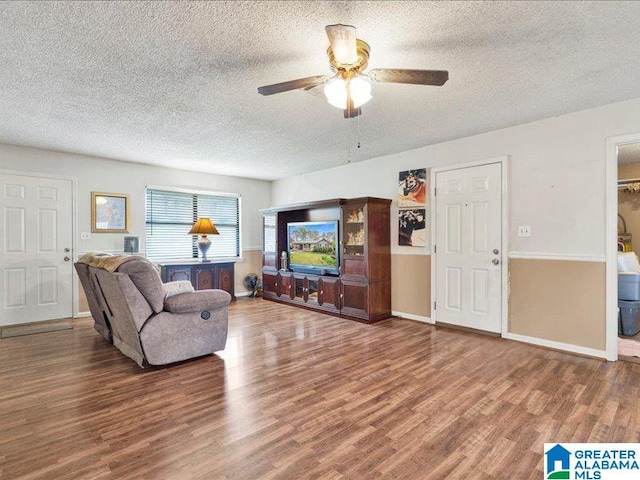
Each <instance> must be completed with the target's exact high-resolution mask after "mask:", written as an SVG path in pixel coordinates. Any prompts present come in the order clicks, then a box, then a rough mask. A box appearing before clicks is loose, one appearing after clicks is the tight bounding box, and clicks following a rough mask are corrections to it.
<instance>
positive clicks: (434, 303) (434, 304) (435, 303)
mask: <svg viewBox="0 0 640 480" xmlns="http://www.w3.org/2000/svg"><path fill="white" fill-rule="evenodd" d="M436 305H437V302H433V309H434V310H437V308H436Z"/></svg>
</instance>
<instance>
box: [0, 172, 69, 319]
mask: <svg viewBox="0 0 640 480" xmlns="http://www.w3.org/2000/svg"><path fill="white" fill-rule="evenodd" d="M72 206H73V186H72V181H71V180H64V179H54V178H45V177H35V176H28V175H13V174H2V173H0V225H1V226H2V234H0V326H4V325H14V324H19V323H30V322H38V321H43V320H51V319H56V318H67V317H71V316H73V306H72V305H73V291H72V283H73V280H72V279H73V270H72V269H73V261H72V259H73V254H72V252H71V248H72V238H73V237H72V235H73V229H72V220H73V209H72Z"/></svg>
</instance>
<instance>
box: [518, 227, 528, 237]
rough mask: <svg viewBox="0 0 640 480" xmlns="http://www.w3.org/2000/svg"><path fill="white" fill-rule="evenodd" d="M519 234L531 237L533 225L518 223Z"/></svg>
mask: <svg viewBox="0 0 640 480" xmlns="http://www.w3.org/2000/svg"><path fill="white" fill-rule="evenodd" d="M518 236H519V237H530V236H531V226H530V225H518Z"/></svg>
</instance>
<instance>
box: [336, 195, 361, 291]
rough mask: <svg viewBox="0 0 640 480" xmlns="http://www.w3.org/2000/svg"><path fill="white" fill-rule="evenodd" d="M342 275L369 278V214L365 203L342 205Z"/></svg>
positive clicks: (359, 278)
mask: <svg viewBox="0 0 640 480" xmlns="http://www.w3.org/2000/svg"><path fill="white" fill-rule="evenodd" d="M341 215H342V222H341V225H342V232H341V233H342V238H341V243H342V261H341V263H342V270H341V273H342V276H346V277H347V278H350V279H351V280H359V281H364V280H365V279H366V278H367V253H368V252H367V251H368V248H367V231H368V228H367V215H368V208H367V205H364V204H345V205H343V206H342V214H341Z"/></svg>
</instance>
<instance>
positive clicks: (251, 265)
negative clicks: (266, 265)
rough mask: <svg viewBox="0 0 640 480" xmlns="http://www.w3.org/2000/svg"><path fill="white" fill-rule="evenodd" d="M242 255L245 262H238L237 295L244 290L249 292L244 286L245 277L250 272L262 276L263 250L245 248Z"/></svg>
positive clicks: (235, 273)
mask: <svg viewBox="0 0 640 480" xmlns="http://www.w3.org/2000/svg"><path fill="white" fill-rule="evenodd" d="M242 257H243V258H244V261H243V262H238V263H236V268H235V272H234V276H235V280H236V288H235V291H236V295H240V294H242V293H243V292H247V289H246V288H244V285H243V282H244V277H245V276H246V275H247V274H248V273H255V274H256V275H258V276H259V277H262V250H243V251H242Z"/></svg>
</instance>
